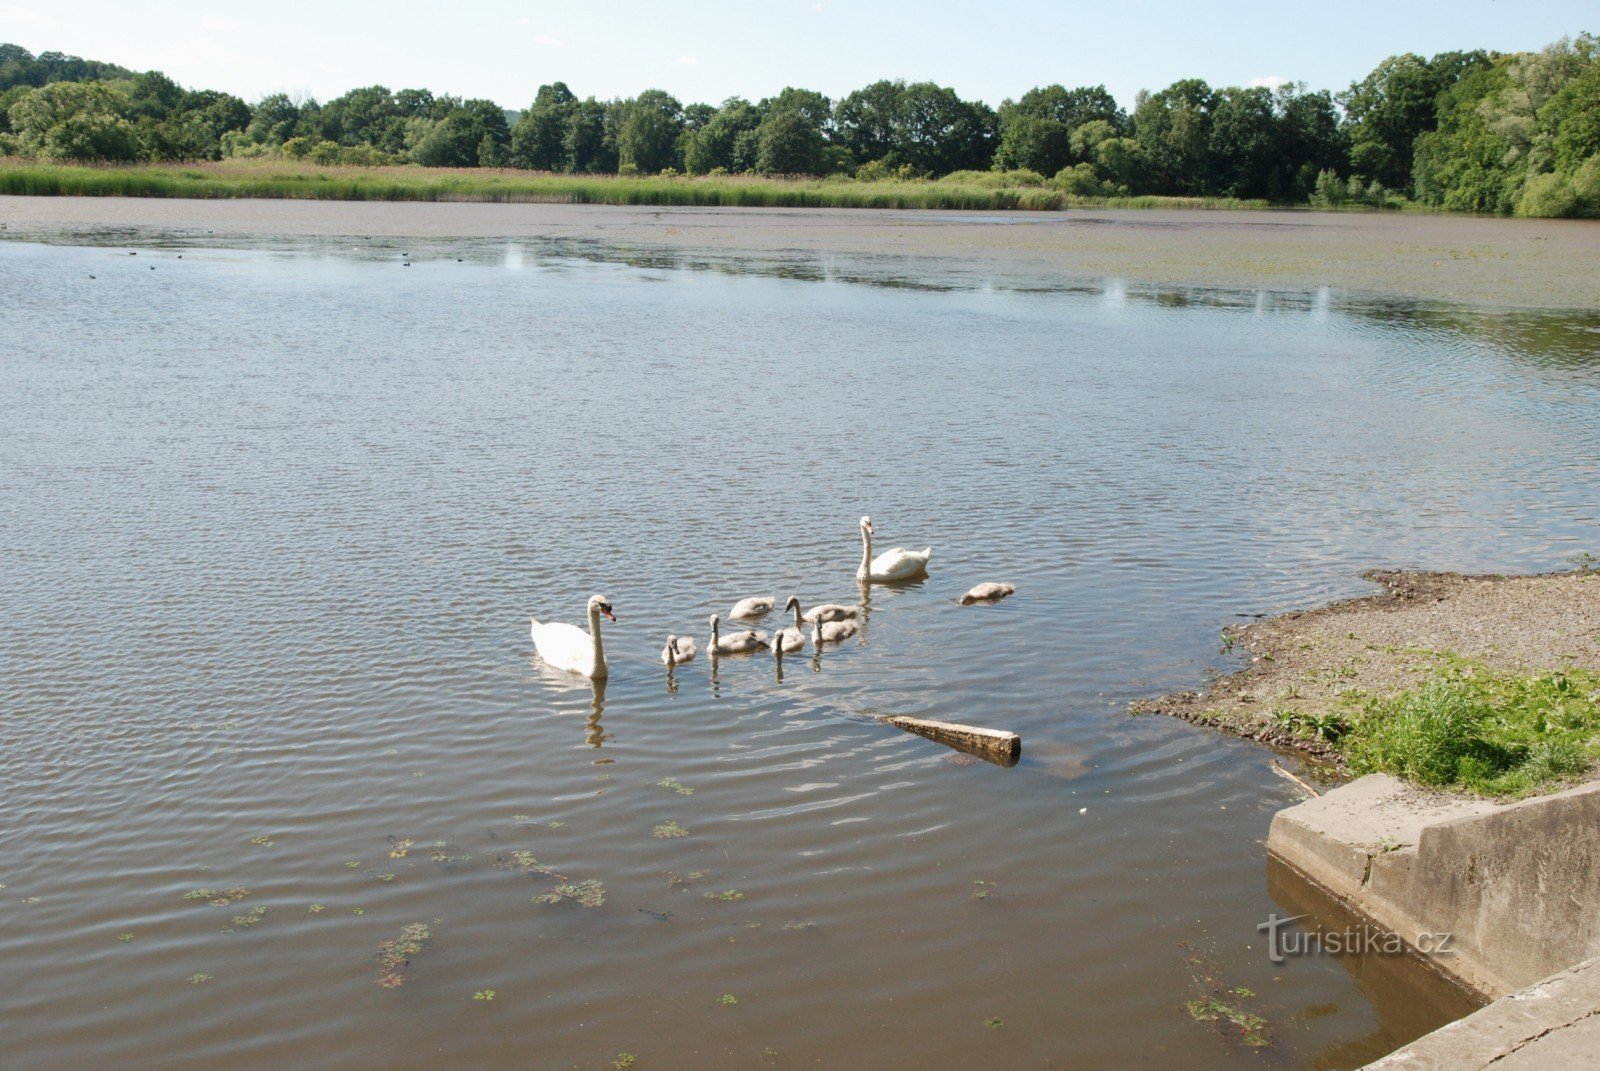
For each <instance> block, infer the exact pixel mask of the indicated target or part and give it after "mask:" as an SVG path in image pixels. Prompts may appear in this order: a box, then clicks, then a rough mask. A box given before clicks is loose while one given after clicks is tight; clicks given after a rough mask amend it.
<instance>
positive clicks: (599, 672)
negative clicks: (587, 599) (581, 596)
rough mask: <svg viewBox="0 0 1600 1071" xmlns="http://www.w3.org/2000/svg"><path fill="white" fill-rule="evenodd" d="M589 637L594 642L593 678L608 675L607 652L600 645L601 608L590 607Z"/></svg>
mask: <svg viewBox="0 0 1600 1071" xmlns="http://www.w3.org/2000/svg"><path fill="white" fill-rule="evenodd" d="M589 635H590V637H591V638H592V639H593V640H594V673H593V676H596V677H604V676H605V675H606V651H605V648H604V647H602V646H601V645H600V607H598V606H591V607H589Z"/></svg>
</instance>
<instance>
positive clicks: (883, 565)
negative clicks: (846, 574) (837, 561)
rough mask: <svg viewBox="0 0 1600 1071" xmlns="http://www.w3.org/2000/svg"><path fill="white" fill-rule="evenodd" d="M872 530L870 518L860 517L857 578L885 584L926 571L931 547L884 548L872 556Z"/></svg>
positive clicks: (931, 551) (931, 550) (930, 555)
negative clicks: (859, 555) (881, 551)
mask: <svg viewBox="0 0 1600 1071" xmlns="http://www.w3.org/2000/svg"><path fill="white" fill-rule="evenodd" d="M872 531H873V529H872V518H871V517H863V518H861V567H860V568H859V569H857V570H856V579H857V580H865V581H868V582H870V583H874V584H885V583H888V582H890V581H894V580H906V579H909V578H910V577H913V576H916V575H918V574H919V573H924V572H927V569H928V559H929V558H931V557H933V548H932V547H923V548H922V550H920V551H911V550H907V549H905V548H904V547H895V548H894V549H893V550H886V551H884V552H883V553H882V554H880V555H878V556H877V557H876V558H874V557H873V556H872Z"/></svg>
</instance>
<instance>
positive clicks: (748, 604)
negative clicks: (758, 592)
mask: <svg viewBox="0 0 1600 1071" xmlns="http://www.w3.org/2000/svg"><path fill="white" fill-rule="evenodd" d="M775 605H776V602H775V600H773V599H772V598H771V597H768V598H761V597H760V596H752V597H751V598H748V599H740V600H739V601H738V602H736V603H734V604H733V609H731V610H729V611H728V616H729V617H730V618H733V619H734V620H735V621H755V620H756V619H758V618H762V617H766V616H767V615H768V614H770V613H771V612H772V608H773V606H775Z"/></svg>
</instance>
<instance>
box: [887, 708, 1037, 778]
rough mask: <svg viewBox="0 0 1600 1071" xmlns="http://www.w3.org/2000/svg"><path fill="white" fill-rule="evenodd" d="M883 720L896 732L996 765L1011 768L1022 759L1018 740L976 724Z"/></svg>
mask: <svg viewBox="0 0 1600 1071" xmlns="http://www.w3.org/2000/svg"><path fill="white" fill-rule="evenodd" d="M883 720H884V721H886V722H888V723H889V724H890V725H893V726H894V727H895V728H897V729H904V730H905V731H906V732H908V733H916V734H917V735H918V736H925V737H927V738H928V739H929V740H932V741H935V742H936V743H940V744H943V745H945V746H946V747H953V748H955V749H956V750H957V751H965V752H966V753H967V754H969V755H976V756H978V757H979V758H982V759H988V760H989V761H990V762H992V763H995V764H996V765H999V766H1015V765H1016V764H1017V760H1018V759H1019V758H1021V757H1022V737H1020V736H1018V735H1017V734H1016V733H1008V732H1004V731H1002V730H1000V729H983V728H980V727H978V726H976V725H961V724H958V723H956V722H953V721H933V720H931V719H929V718H910V717H906V716H904V715H893V716H889V717H885V718H884V719H883Z"/></svg>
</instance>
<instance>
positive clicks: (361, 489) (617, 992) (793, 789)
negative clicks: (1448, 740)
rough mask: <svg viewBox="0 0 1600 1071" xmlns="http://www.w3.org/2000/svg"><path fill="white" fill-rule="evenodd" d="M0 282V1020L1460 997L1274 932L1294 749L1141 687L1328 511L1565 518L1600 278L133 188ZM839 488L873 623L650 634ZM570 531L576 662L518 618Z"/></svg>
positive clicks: (1267, 1055)
mask: <svg viewBox="0 0 1600 1071" xmlns="http://www.w3.org/2000/svg"><path fill="white" fill-rule="evenodd" d="M130 254H137V255H130ZM180 255H181V259H180ZM402 258H404V259H402ZM404 263H410V264H411V267H409V268H405V267H402V265H403V264H404ZM152 267H153V268H154V269H155V270H154V271H152V270H151V269H152ZM0 305H3V309H4V317H3V320H0V386H3V391H0V406H3V420H0V491H3V496H4V501H5V503H6V508H5V509H4V510H3V511H0V556H3V559H4V563H5V565H4V570H3V574H0V598H3V607H4V616H5V627H4V628H3V629H0V744H3V751H0V756H3V757H0V771H3V774H4V794H3V796H0V830H3V831H4V833H3V835H0V840H3V844H4V848H5V851H4V853H3V855H0V883H3V885H4V888H3V889H0V963H3V964H4V965H5V970H4V972H3V975H4V977H3V978H0V1022H3V1024H4V1029H3V1030H0V1064H3V1066H4V1067H5V1068H6V1069H7V1071H24V1069H46V1068H63V1067H129V1068H132V1067H201V1066H227V1067H230V1068H234V1069H247V1068H263V1069H265V1068H279V1067H289V1066H292V1067H296V1068H306V1069H315V1068H330V1069H331V1068H346V1067H354V1066H370V1067H392V1068H433V1067H439V1066H475V1067H492V1068H501V1067H505V1068H510V1067H579V1068H604V1067H610V1066H612V1065H613V1064H614V1063H617V1062H624V1063H625V1062H626V1061H625V1057H624V1056H623V1054H631V1055H632V1056H633V1057H635V1058H636V1065H637V1066H638V1067H641V1068H644V1067H660V1068H703V1067H744V1066H750V1067H760V1066H775V1067H786V1066H787V1067H798V1066H826V1067H840V1068H854V1067H862V1068H865V1067H875V1068H876V1067H907V1068H910V1067H948V1068H961V1067H974V1066H985V1067H1017V1068H1025V1067H1026V1068H1036V1067H1126V1066H1141V1067H1151V1068H1231V1067H1243V1066H1249V1067H1261V1066H1269V1067H1284V1068H1336V1067H1351V1066H1355V1065H1357V1064H1359V1063H1360V1062H1362V1061H1364V1060H1366V1059H1370V1058H1372V1057H1375V1056H1377V1055H1379V1054H1381V1053H1383V1052H1385V1051H1388V1050H1389V1049H1391V1048H1393V1047H1395V1046H1396V1045H1398V1044H1400V1043H1403V1042H1404V1041H1406V1040H1408V1039H1409V1038H1411V1037H1413V1036H1415V1035H1417V1034H1419V1033H1421V1032H1423V1031H1425V1030H1427V1029H1430V1028H1431V1027H1433V1026H1436V1025H1438V1024H1440V1023H1442V1022H1444V1021H1447V1020H1448V1019H1450V1018H1452V1017H1454V1016H1457V1015H1459V1014H1461V1013H1462V1012H1463V1011H1464V1010H1466V1009H1467V1008H1468V1007H1470V1003H1469V1002H1466V1001H1464V999H1463V998H1461V997H1460V996H1459V995H1458V994H1455V993H1454V992H1452V991H1450V990H1449V989H1448V987H1445V986H1442V985H1440V984H1439V983H1438V982H1437V980H1435V979H1432V978H1431V977H1428V976H1423V975H1419V974H1417V972H1416V971H1415V969H1414V968H1409V967H1407V966H1405V965H1403V964H1392V963H1384V964H1371V963H1368V964H1365V965H1363V964H1362V963H1361V962H1359V961H1352V960H1348V959H1343V960H1336V959H1331V958H1300V959H1291V960H1290V961H1289V962H1287V963H1286V964H1282V965H1277V964H1273V963H1271V962H1269V961H1268V959H1267V956H1266V954H1265V949H1264V947H1263V944H1262V939H1261V934H1260V933H1259V932H1258V931H1257V929H1256V927H1257V925H1258V924H1259V923H1261V922H1263V921H1265V920H1266V918H1267V916H1268V915H1269V913H1271V912H1278V913H1279V914H1284V913H1288V912H1290V911H1294V912H1295V913H1299V912H1300V911H1302V910H1304V909H1303V908H1297V907H1295V904H1297V903H1299V902H1300V901H1299V900H1298V899H1296V897H1297V896H1298V894H1297V893H1295V894H1290V895H1286V894H1285V893H1284V892H1283V890H1282V888H1280V887H1278V886H1279V885H1280V884H1281V882H1279V881H1278V879H1274V883H1269V874H1268V869H1267V865H1266V859H1265V852H1264V848H1263V839H1264V837H1265V834H1266V830H1267V826H1268V823H1269V822H1270V819H1271V816H1272V814H1273V812H1274V811H1275V810H1277V809H1278V808H1279V807H1282V806H1283V805H1285V804H1286V803H1288V802H1290V801H1291V797H1290V796H1289V795H1288V792H1289V786H1288V785H1287V784H1286V783H1285V782H1283V781H1282V780H1280V779H1278V778H1276V777H1274V776H1273V775H1272V774H1271V772H1270V771H1269V769H1268V766H1267V764H1268V761H1269V759H1270V757H1271V756H1270V755H1269V754H1268V753H1266V752H1264V751H1263V750H1261V749H1260V748H1257V747H1255V746H1253V745H1251V744H1248V743H1244V742H1241V741H1238V740H1233V739H1228V738H1226V737H1223V736H1220V735H1217V734H1214V733H1210V732H1207V731H1204V730H1201V729H1197V728H1195V727H1193V726H1190V725H1186V724H1182V723H1178V722H1174V721H1168V720H1164V719H1155V718H1139V719H1135V718H1130V717H1129V716H1128V715H1127V714H1126V713H1125V708H1126V704H1127V703H1128V701H1129V700H1131V699H1133V698H1136V697H1140V696H1147V695H1153V694H1157V693H1160V692H1163V691H1167V690H1172V689H1176V688H1181V687H1186V686H1193V685H1194V684H1195V683H1197V682H1198V681H1199V680H1200V679H1201V678H1202V677H1203V675H1204V674H1205V672H1206V671H1207V670H1208V669H1214V668H1218V667H1223V666H1226V665H1227V660H1226V656H1224V655H1222V654H1220V653H1219V652H1218V650H1217V641H1216V637H1217V634H1218V631H1219V630H1220V629H1221V628H1222V627H1223V626H1225V625H1227V624H1228V623H1230V622H1233V621H1237V620H1239V618H1238V617H1236V616H1235V615H1237V614H1240V613H1258V612H1267V611H1273V610H1280V609H1286V608H1290V607H1296V606H1306V605H1310V604H1313V603H1315V602H1318V601H1322V600H1325V599H1328V598H1332V597H1336V596H1342V595H1348V594H1351V593H1354V592H1357V591H1361V590H1363V585H1362V583H1361V581H1359V580H1358V579H1357V578H1356V575H1357V573H1358V572H1359V571H1360V570H1361V569H1363V568H1365V567H1368V566H1371V565H1374V564H1382V565H1396V566H1410V567H1422V568H1450V569H1466V570H1489V569H1548V568H1555V567H1559V566H1561V565H1563V564H1565V563H1566V560H1567V558H1568V557H1570V556H1571V555H1573V554H1576V553H1578V552H1580V551H1583V550H1589V549H1593V534H1594V522H1595V505H1594V497H1593V486H1594V485H1593V480H1592V476H1593V472H1592V464H1593V459H1594V457H1595V456H1596V455H1597V453H1600V422H1597V421H1595V420H1594V412H1595V406H1596V402H1597V401H1600V359H1597V357H1596V350H1597V343H1600V321H1597V319H1596V317H1595V316H1594V314H1590V313H1571V314H1564V313H1528V312H1510V311H1504V310H1482V309H1479V310H1463V309H1458V308H1453V307H1449V306H1440V305H1428V306H1425V305H1416V304H1408V303H1397V302H1384V301H1379V300H1375V299H1371V298H1360V299H1356V298H1351V297H1349V296H1345V295H1340V294H1336V293H1329V292H1316V293H1298V292H1267V291H1261V292H1257V291H1250V290H1227V289H1201V288H1183V289H1173V288H1164V287H1156V286H1145V285H1140V284H1137V283H1129V282H1123V281H1118V280H1114V279H1070V278H1063V277H1056V276H1052V275H1049V274H1038V275H1036V276H1034V277H1027V278H1021V279H1019V278H1018V277H1017V276H1016V275H1008V276H1005V277H995V278H983V277H978V275H977V274H976V273H975V272H974V271H972V270H960V271H951V270H950V266H949V265H948V264H937V263H919V262H913V261H904V260H893V261H891V262H884V261H881V260H874V259H872V258H856V257H820V256H817V255H813V254H802V253H796V254H794V255H793V256H792V257H789V258H787V259H785V258H782V257H774V256H765V257H762V258H759V259H757V260H752V261H750V262H747V263H744V262H741V261H740V260H739V258H736V257H728V258H721V259H708V258H674V257H671V256H665V255H661V254H650V255H645V254H642V253H640V252H639V251H637V250H628V249H618V248H611V247H608V246H605V245H603V244H600V243H595V242H573V241H538V240H531V239H529V240H517V241H502V240H496V239H460V240H447V239H431V240H426V241H413V240H402V239H382V238H377V239H372V240H360V239H355V238H338V237H314V236H313V237H301V238H254V239H244V238H241V237H238V236H228V237H216V236H209V237H208V236H206V235H204V234H197V233H190V232H183V231H159V230H151V229H140V228H131V229H120V230H88V231H83V232H79V233H76V234H73V235H69V236H60V237H57V238H55V239H54V240H52V241H50V242H47V243H41V242H30V241H17V240H11V241H6V242H0ZM863 513H870V514H871V515H872V516H873V518H874V520H875V521H876V522H877V524H878V528H879V533H880V534H879V541H880V544H881V545H883V546H892V545H897V544H899V545H906V546H913V547H921V546H923V545H925V544H931V545H932V546H933V548H934V557H933V566H932V569H931V572H930V575H929V576H928V577H927V578H926V579H925V580H922V581H919V582H915V583H912V584H908V585H904V586H900V587H895V588H878V589H875V590H873V591H872V593H871V603H870V614H869V616H868V619H867V620H868V625H867V628H866V630H865V634H864V635H863V636H862V637H861V638H860V639H859V640H856V641H851V642H848V643H845V644H842V645H840V646H838V647H836V648H830V649H828V650H826V651H824V652H823V653H822V654H821V656H820V658H817V659H813V657H812V654H811V652H810V651H809V650H808V651H807V652H805V653H804V654H803V655H799V656H791V657H790V658H788V659H786V661H785V673H784V678H783V680H782V682H781V683H780V682H779V681H777V680H776V679H775V675H774V672H773V667H772V664H771V662H770V660H768V659H766V658H747V659H725V660H722V661H721V662H720V663H719V664H718V666H717V667H716V673H715V675H714V676H713V675H712V673H711V667H710V665H709V664H708V662H707V661H706V659H705V657H704V655H702V656H701V658H700V659H698V660H697V661H695V662H693V663H691V664H689V665H687V666H683V667H680V668H679V669H678V671H677V672H676V674H675V675H674V678H673V679H672V680H669V679H668V678H667V676H666V674H665V673H664V671H663V669H662V667H661V666H660V665H659V664H658V662H657V660H656V659H657V654H658V652H659V651H660V648H661V644H662V641H663V639H664V637H665V636H666V634H667V633H668V632H678V633H686V634H690V635H694V636H696V637H697V639H699V641H700V642H701V644H702V646H703V645H704V642H705V636H704V633H705V627H704V622H705V620H706V617H707V616H708V615H709V614H710V613H711V612H713V611H719V610H720V611H724V612H725V611H726V609H727V607H728V606H729V605H731V603H732V602H733V601H735V600H736V599H738V598H740V597H743V596H745V595H751V594H772V595H776V596H778V597H779V598H780V599H781V598H782V597H783V596H785V595H787V594H789V593H791V592H793V593H798V594H799V595H800V596H801V598H802V599H803V600H806V601H808V602H810V601H848V600H850V599H853V598H855V597H856V594H857V593H856V589H855V585H854V582H853V580H852V576H853V571H854V568H855V564H856V560H857V556H858V553H859V550H858V544H857V542H856V519H857V518H858V517H859V516H860V515H861V514H863ZM991 579H992V580H1005V581H1010V582H1012V583H1015V584H1016V585H1017V594H1016V595H1015V596H1014V597H1012V598H1010V599H1008V600H1006V601H1005V602H1003V603H1001V604H999V605H997V606H990V607H962V606H959V605H957V603H956V599H957V597H958V596H959V595H960V594H961V592H963V591H965V590H966V589H967V588H969V587H970V586H972V584H974V583H977V582H979V581H982V580H991ZM596 591H599V592H603V593H605V594H606V595H608V596H609V597H610V599H611V600H612V602H613V604H614V606H615V608H616V612H617V614H618V616H619V618H620V620H619V622H618V623H617V624H616V625H608V626H607V627H606V630H605V640H606V646H607V652H608V655H609V657H610V661H611V664H612V677H611V679H610V681H609V682H608V683H607V684H606V686H605V687H604V688H603V689H596V688H592V687H591V686H590V685H589V684H588V683H586V682H584V681H581V680H574V679H571V678H570V677H568V676H566V675H563V674H560V673H555V672H552V671H550V670H548V669H547V668H546V667H544V666H542V665H541V663H540V662H539V660H538V659H537V658H536V657H535V656H534V654H533V652H532V650H531V647H530V643H529V638H528V618H529V615H530V614H532V613H535V612H537V613H538V614H540V615H541V616H542V617H544V616H547V617H549V618H551V619H555V620H566V621H574V622H575V621H578V620H579V619H580V617H581V614H582V609H583V605H584V601H585V599H586V598H587V597H588V596H589V595H590V594H591V593H593V592H596ZM771 624H772V622H771V621H769V622H767V627H771ZM881 714H911V715H916V716H920V717H932V718H947V719H954V720H963V721H971V722H975V723H978V724H983V725H989V726H993V727H996V728H1004V729H1011V730H1015V731H1017V732H1019V733H1021V734H1022V736H1023V740H1024V750H1023V757H1022V761H1021V762H1020V763H1019V764H1018V765H1017V766H1016V767H1014V768H1010V769H1007V768H1004V767H1000V766H996V765H991V764H988V763H983V762H975V761H972V760H971V759H970V758H969V757H966V756H961V755H958V754H956V753H954V752H951V751H949V750H947V749H944V748H941V747H940V746H938V745H937V744H935V743H932V742H929V741H927V740H923V739H921V738H918V737H915V736H910V735H907V734H904V733H900V732H897V731H894V730H892V729H889V728H887V727H885V726H883V725H881V724H880V723H878V722H876V721H874V720H873V719H874V717H875V716H877V715H881ZM679 831H682V832H683V833H684V834H685V835H681V836H671V835H662V834H671V833H676V832H679ZM590 882H597V883H599V885H598V886H596V885H593V884H585V883H590ZM566 894H570V896H567V895H566ZM552 896H554V897H557V898H559V902H556V903H549V902H541V900H540V898H541V897H543V898H546V899H548V898H550V897H552ZM564 896H565V898H562V897H564ZM572 897H577V899H574V898H572ZM584 898H587V899H588V900H589V901H590V902H591V903H593V902H594V901H595V900H597V899H601V898H603V902H600V903H598V904H597V905H596V906H584V904H583V903H582V902H581V901H582V900H583V899H584ZM212 901H217V902H216V903H213V902H212ZM416 924H421V925H422V926H424V927H425V928H426V931H427V936H426V938H423V939H421V940H420V941H417V942H414V943H413V944H411V945H409V946H399V947H397V948H395V949H392V950H391V951H392V954H391V955H390V957H389V959H390V969H389V970H388V971H387V972H386V971H385V965H384V963H383V962H381V961H380V958H379V956H380V950H381V947H382V946H383V945H384V943H385V942H395V941H397V940H400V939H401V938H402V935H403V933H404V932H405V931H406V928H407V927H409V926H414V925H416ZM411 932H412V933H413V935H415V934H416V933H417V931H415V930H413V931H411ZM1196 956H1198V957H1199V958H1200V959H1202V960H1203V961H1204V962H1205V963H1207V964H1209V966H1208V967H1207V968H1206V969H1205V971H1203V972H1201V973H1202V974H1204V975H1205V977H1200V976H1197V972H1196V968H1195V966H1194V963H1195V959H1196ZM1207 978H1209V979H1210V983H1213V984H1215V985H1222V986H1225V987H1226V988H1228V989H1230V990H1236V989H1239V988H1243V989H1245V990H1248V991H1249V992H1250V994H1251V995H1249V996H1237V1002H1238V1003H1239V1004H1240V1005H1241V1007H1242V1008H1244V1009H1245V1010H1248V1011H1249V1012H1250V1013H1252V1014H1258V1015H1260V1016H1262V1017H1263V1018H1264V1019H1265V1020H1266V1022H1267V1027H1266V1033H1267V1035H1268V1037H1269V1038H1270V1040H1271V1045H1270V1046H1269V1047H1267V1048H1265V1049H1252V1048H1249V1047H1247V1046H1245V1045H1244V1044H1243V1043H1242V1041H1241V1038H1240V1037H1239V1036H1238V1031H1236V1030H1228V1029H1222V1028H1219V1026H1218V1024H1216V1023H1212V1022H1196V1021H1195V1020H1194V1018H1193V1017H1192V1016H1191V1014H1190V1012H1189V1010H1188V1009H1187V1008H1186V1003H1187V1002H1189V1001H1193V1000H1197V999H1201V998H1204V997H1206V996H1208V995H1215V994H1214V993H1211V992H1210V990H1208V988H1207V986H1208V982H1207ZM1375 979H1381V984H1379V982H1377V981H1375ZM384 980H386V981H388V982H390V983H391V985H390V986H385V985H381V984H380V981H384ZM396 981H398V982H399V983H400V984H398V985H392V983H394V982H396ZM491 992H492V999H491V998H490V994H491Z"/></svg>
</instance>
